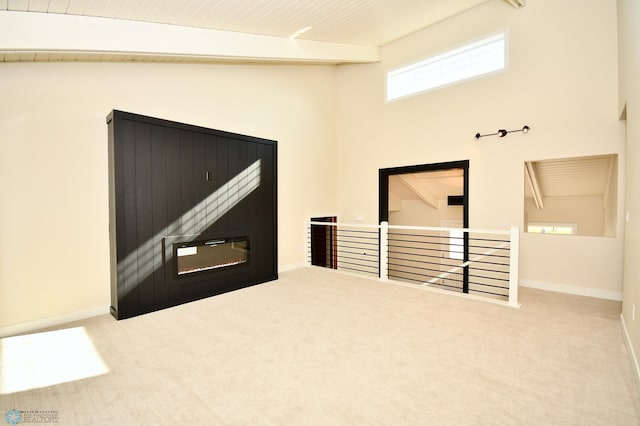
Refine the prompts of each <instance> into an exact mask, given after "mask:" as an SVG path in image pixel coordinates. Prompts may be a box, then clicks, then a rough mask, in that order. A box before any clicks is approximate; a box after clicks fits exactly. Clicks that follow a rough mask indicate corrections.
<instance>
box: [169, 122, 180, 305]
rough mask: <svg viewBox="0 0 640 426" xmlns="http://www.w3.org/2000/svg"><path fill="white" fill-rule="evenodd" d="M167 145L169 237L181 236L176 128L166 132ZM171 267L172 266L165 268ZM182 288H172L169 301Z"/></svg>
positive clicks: (178, 145) (176, 296)
mask: <svg viewBox="0 0 640 426" xmlns="http://www.w3.org/2000/svg"><path fill="white" fill-rule="evenodd" d="M166 137H167V139H166V144H167V158H166V164H167V178H166V179H167V206H166V211H167V226H168V228H167V236H172V235H180V215H181V210H180V200H181V198H182V195H181V191H182V185H181V183H180V179H181V158H180V139H179V132H178V130H177V129H175V128H171V127H168V128H167V130H166ZM166 267H171V266H167V265H166V266H165V268H166ZM180 294H181V289H180V287H171V288H170V289H169V290H168V294H167V299H175V298H179V297H180Z"/></svg>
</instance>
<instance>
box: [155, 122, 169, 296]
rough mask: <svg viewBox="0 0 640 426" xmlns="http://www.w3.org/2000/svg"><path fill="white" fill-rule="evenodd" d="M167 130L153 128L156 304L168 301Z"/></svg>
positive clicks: (159, 127)
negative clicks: (165, 261) (164, 247)
mask: <svg viewBox="0 0 640 426" xmlns="http://www.w3.org/2000/svg"><path fill="white" fill-rule="evenodd" d="M167 192H168V191H167V129H166V128H164V127H162V126H157V125H154V126H152V127H151V198H152V202H153V207H152V212H151V217H152V221H153V235H154V236H155V238H156V240H155V241H154V243H153V293H154V301H156V303H157V302H158V301H161V300H163V299H166V294H165V293H166V290H165V271H164V264H163V261H162V238H163V237H166V236H167V225H168V221H167Z"/></svg>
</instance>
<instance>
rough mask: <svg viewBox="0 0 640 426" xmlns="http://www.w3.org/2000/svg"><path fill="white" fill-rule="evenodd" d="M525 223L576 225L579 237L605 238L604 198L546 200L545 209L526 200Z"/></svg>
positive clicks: (531, 199) (531, 200)
mask: <svg viewBox="0 0 640 426" xmlns="http://www.w3.org/2000/svg"><path fill="white" fill-rule="evenodd" d="M524 210H525V212H524V213H525V222H524V228H523V230H524V231H526V228H527V225H528V224H529V223H531V222H543V223H544V222H547V223H549V222H551V223H575V224H577V225H578V235H589V236H604V235H605V234H604V225H605V223H604V221H605V211H604V207H603V201H602V197H600V196H595V197H575V198H545V200H544V209H541V210H539V209H538V208H536V203H535V201H534V200H533V198H525V199H524Z"/></svg>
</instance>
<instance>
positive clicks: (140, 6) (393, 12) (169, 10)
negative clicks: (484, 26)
mask: <svg viewBox="0 0 640 426" xmlns="http://www.w3.org/2000/svg"><path fill="white" fill-rule="evenodd" d="M486 1H488V0H190V1H184V0H154V1H151V0H0V14H1V13H2V11H14V12H34V13H36V12H37V13H47V14H64V15H73V16H86V17H100V18H112V19H117V20H126V21H140V22H149V23H161V24H172V25H176V26H183V27H193V28H204V29H213V30H222V31H229V32H234V33H245V34H258V35H267V36H275V37H281V38H289V37H296V38H297V39H300V40H314V41H322V42H330V43H341V44H349V45H361V46H376V47H379V46H383V45H385V44H387V43H390V42H392V41H394V40H396V39H399V38H401V37H404V36H406V35H408V34H410V33H412V32H415V31H417V30H419V29H422V28H425V27H427V26H430V25H433V24H434V23H436V22H439V21H441V20H444V19H447V18H448V17H451V16H453V15H456V14H458V13H461V12H463V11H465V10H467V9H469V8H472V7H475V6H477V5H479V4H481V3H484V2H486ZM0 53H2V52H1V51H0ZM5 53H9V52H5ZM3 56H6V55H3ZM48 58H50V59H47V57H45V56H43V55H40V56H39V57H36V55H27V56H26V57H25V56H15V55H14V56H11V55H9V56H7V58H4V57H3V60H67V59H68V58H67V57H65V55H63V54H60V53H58V54H57V55H55V54H54V55H53V56H49V57H48ZM79 58H80V59H79V60H91V59H92V58H93V60H95V56H90V57H89V56H87V57H83V56H80V57H79ZM75 60H78V59H77V58H76V59H75Z"/></svg>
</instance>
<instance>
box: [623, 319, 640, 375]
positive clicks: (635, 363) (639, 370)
mask: <svg viewBox="0 0 640 426" xmlns="http://www.w3.org/2000/svg"><path fill="white" fill-rule="evenodd" d="M620 323H621V324H622V331H624V341H625V343H626V344H627V348H628V349H629V355H631V361H632V362H633V367H634V368H635V371H636V379H637V380H636V384H638V383H640V382H638V381H640V365H639V364H638V358H637V357H636V352H635V351H634V350H633V344H631V338H630V337H629V331H628V330H627V324H626V323H625V322H624V316H622V314H620Z"/></svg>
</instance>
